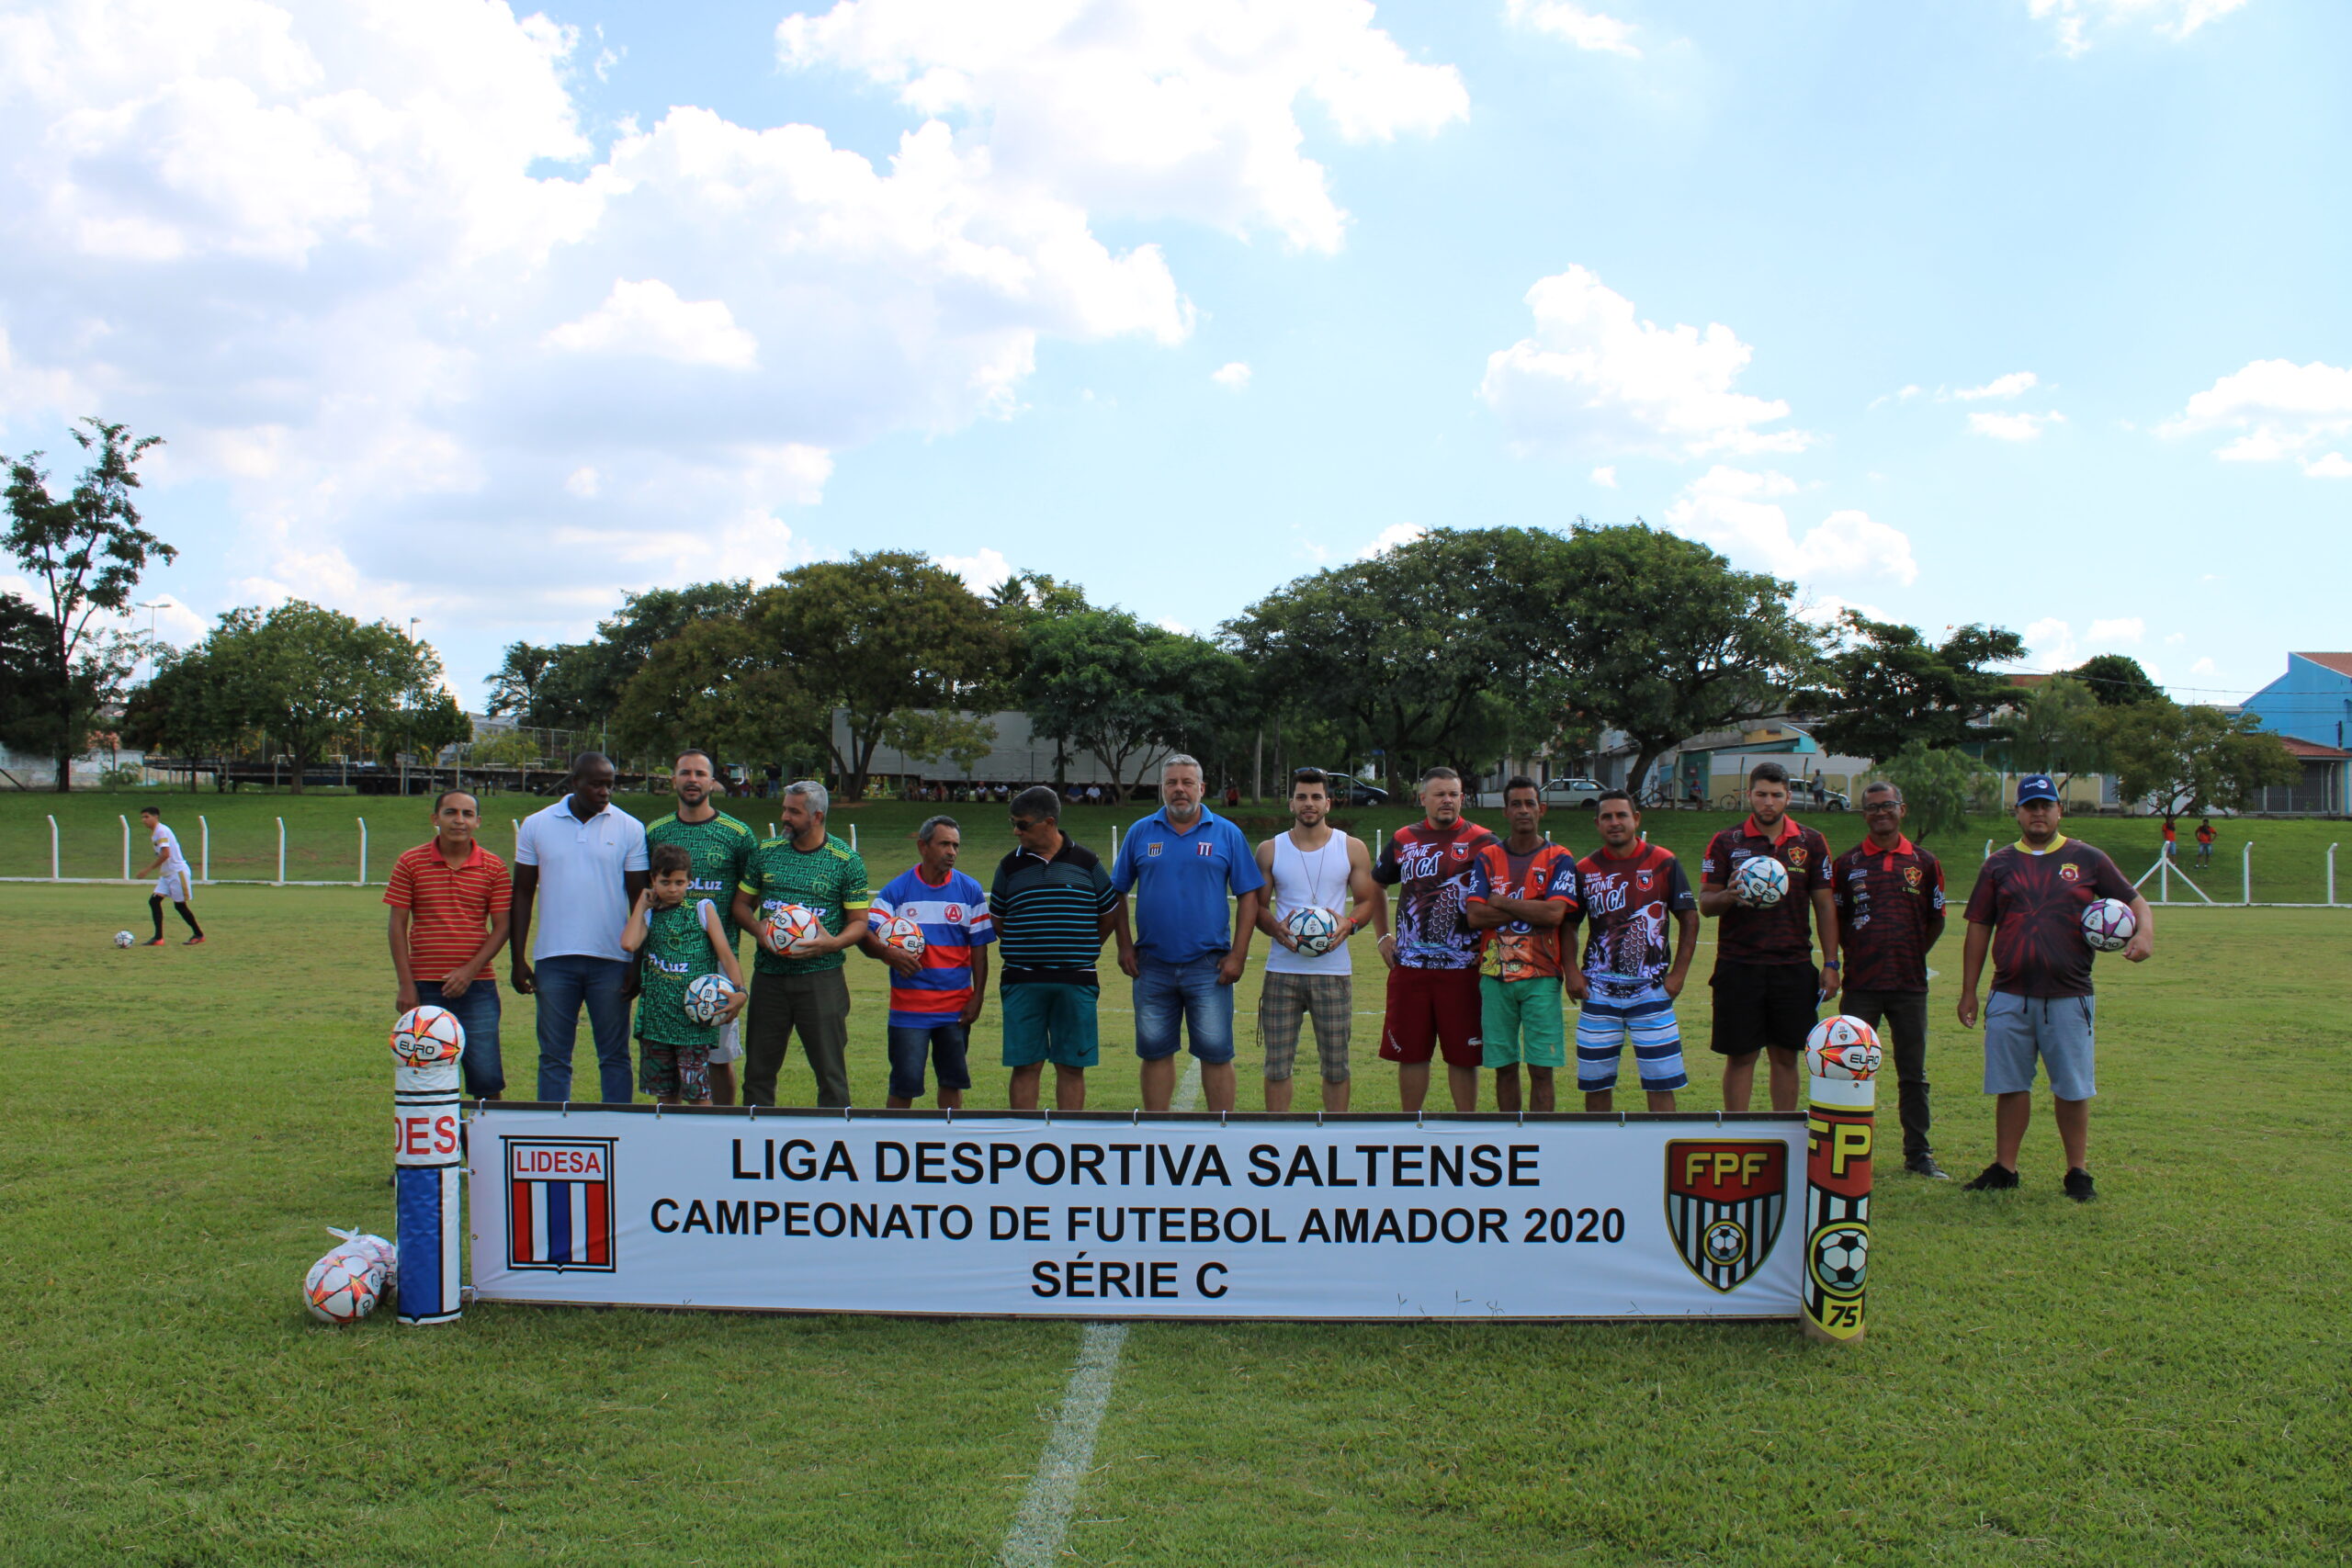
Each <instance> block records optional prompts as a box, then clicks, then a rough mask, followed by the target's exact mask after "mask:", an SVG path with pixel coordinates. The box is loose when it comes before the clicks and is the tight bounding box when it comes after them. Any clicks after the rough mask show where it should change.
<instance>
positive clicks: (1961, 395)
mask: <svg viewBox="0 0 2352 1568" xmlns="http://www.w3.org/2000/svg"><path fill="white" fill-rule="evenodd" d="M2040 385H2041V378H2040V377H2038V376H2036V375H2035V374H2034V373H2033V372H2032V371H2030V370H2012V371H2010V372H2009V373H2008V374H2007V375H2006V376H1996V377H1994V378H1992V379H1991V380H1990V381H1987V382H1985V384H1984V385H1983V386H1981V387H1961V388H1957V389H1954V390H1953V392H1952V396H1953V397H1955V398H1958V399H1960V400H1962V401H1963V402H1974V401H1976V400H1978V399H1980V398H2016V397H2022V396H2024V395H2025V394H2026V393H2028V392H2030V391H2031V390H2033V389H2034V388H2036V387H2038V386H2040Z"/></svg>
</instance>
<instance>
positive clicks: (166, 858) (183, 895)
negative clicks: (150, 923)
mask: <svg viewBox="0 0 2352 1568" xmlns="http://www.w3.org/2000/svg"><path fill="white" fill-rule="evenodd" d="M139 820H140V823H141V825H142V826H143V827H145V828H146V829H147V842H148V844H149V845H150V846H151V847H152V848H153V850H154V852H155V858H154V859H153V860H152V861H150V862H148V863H147V869H146V870H144V871H142V872H141V873H140V876H141V878H142V879H143V878H146V877H150V876H152V877H153V878H154V879H155V891H154V892H153V893H152V894H150V895H148V897H147V913H148V914H149V915H151V916H153V918H154V921H155V935H154V937H153V940H152V941H150V942H147V943H145V945H146V946H148V947H161V946H163V945H164V901H165V900H166V899H168V900H170V902H171V906H172V908H175V909H177V910H178V911H179V912H180V919H183V920H186V921H187V929H188V939H187V942H184V943H182V944H181V945H183V946H186V947H194V946H195V945H196V944H197V943H198V942H202V941H203V940H204V928H203V927H202V926H199V925H198V924H197V923H196V916H195V915H193V914H191V913H190V912H189V910H188V907H187V904H188V900H189V899H190V898H192V897H195V896H196V878H195V876H194V875H193V874H190V873H189V871H188V868H187V856H186V855H184V854H182V853H180V840H179V835H178V834H176V833H175V832H173V831H172V830H171V829H169V828H166V827H164V813H163V812H162V811H161V810H160V809H159V808H157V807H153V806H142V807H140V808H139Z"/></svg>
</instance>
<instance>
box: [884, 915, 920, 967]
mask: <svg viewBox="0 0 2352 1568" xmlns="http://www.w3.org/2000/svg"><path fill="white" fill-rule="evenodd" d="M882 945H883V946H885V947H895V948H897V949H898V950H899V952H901V953H913V954H914V955H915V956H916V957H918V958H920V957H922V949H923V939H922V921H920V920H917V919H912V918H911V917H910V916H906V915H893V916H891V917H890V918H889V919H888V920H885V921H884V922H883V923H882Z"/></svg>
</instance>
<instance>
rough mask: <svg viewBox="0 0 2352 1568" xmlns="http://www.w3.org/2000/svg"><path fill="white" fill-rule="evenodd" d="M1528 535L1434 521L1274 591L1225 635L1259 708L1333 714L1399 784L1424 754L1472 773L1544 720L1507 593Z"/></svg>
mask: <svg viewBox="0 0 2352 1568" xmlns="http://www.w3.org/2000/svg"><path fill="white" fill-rule="evenodd" d="M1527 536H1528V531H1527V530H1524V529H1513V528H1482V529H1470V530H1457V529H1446V528H1441V529H1437V530H1435V531H1433V532H1431V533H1429V534H1426V535H1424V536H1421V537H1420V538H1418V539H1415V540H1413V541H1411V542H1410V543H1408V544H1404V545H1400V546H1397V547H1395V548H1393V549H1389V550H1386V551H1384V552H1382V553H1381V554H1379V555H1377V556H1374V557H1373V558H1370V559H1368V560H1363V561H1356V562H1353V563H1351V564H1350V565H1347V566H1342V567H1334V568H1330V569H1329V570H1324V571H1318V572H1316V573H1314V574H1313V575H1312V576H1308V577H1302V578H1299V579H1297V580H1296V581H1293V582H1290V583H1288V584H1286V585H1285V586H1283V587H1282V588H1279V589H1277V590H1275V591H1274V592H1272V593H1269V594H1268V595H1266V596H1265V597H1264V598H1263V599H1261V600H1260V601H1258V603H1256V604H1252V605H1251V606H1250V608H1249V609H1248V610H1247V611H1246V612H1244V613H1243V614H1242V615H1239V616H1238V617H1237V618H1235V619H1234V620H1232V621H1229V622H1227V624H1226V626H1225V628H1224V631H1225V636H1226V637H1227V641H1228V643H1229V644H1230V646H1232V647H1233V648H1234V649H1236V650H1238V652H1239V653H1241V655H1242V656H1243V657H1244V658H1246V659H1247V660H1249V662H1250V667H1251V670H1252V671H1253V673H1254V674H1255V677H1256V682H1255V685H1256V689H1257V691H1258V692H1259V693H1260V694H1262V696H1261V701H1262V703H1263V705H1264V706H1265V707H1267V708H1269V709H1276V708H1295V709H1298V710H1302V711H1306V712H1310V713H1315V714H1318V715H1320V716H1324V717H1326V718H1328V719H1337V720H1340V721H1341V722H1342V723H1343V724H1344V726H1345V727H1346V728H1347V729H1348V730H1349V731H1350V732H1351V735H1352V736H1353V737H1354V738H1355V739H1356V743H1357V745H1359V746H1360V747H1361V748H1362V749H1363V750H1366V751H1377V752H1379V753H1380V754H1381V757H1382V761H1384V762H1385V768H1386V772H1387V773H1388V776H1389V777H1390V778H1391V779H1392V780H1393V781H1396V782H1397V784H1399V785H1400V786H1409V784H1410V782H1411V781H1412V780H1413V779H1414V778H1416V777H1418V776H1419V773H1421V772H1422V771H1423V769H1425V768H1426V767H1427V766H1429V765H1430V764H1431V763H1435V762H1446V763H1450V764H1453V765H1454V766H1456V767H1458V768H1463V769H1464V770H1465V771H1476V770H1477V769H1480V768H1483V767H1484V766H1485V765H1487V763H1490V762H1492V761H1494V759H1495V758H1496V757H1498V756H1499V755H1501V754H1502V753H1503V752H1505V751H1507V750H1511V749H1512V748H1513V747H1514V746H1515V745H1519V744H1525V743H1528V742H1529V741H1530V740H1531V739H1533V740H1540V739H1543V738H1544V735H1546V734H1548V732H1549V730H1550V728H1551V724H1550V720H1549V716H1548V715H1549V710H1548V708H1547V707H1546V706H1545V705H1543V704H1541V703H1540V702H1539V701H1538V700H1537V691H1538V686H1537V682H1536V678H1535V675H1534V673H1533V671H1532V667H1531V662H1530V657H1529V655H1528V652H1527V650H1526V649H1525V647H1524V645H1523V643H1522V641H1521V631H1522V629H1523V628H1522V626H1521V622H1520V619H1519V618H1518V617H1516V616H1515V615H1514V614H1513V613H1512V611H1511V608H1510V604H1509V603H1507V600H1506V594H1507V592H1508V590H1507V585H1510V584H1513V583H1518V582H1522V581H1524V579H1523V576H1522V575H1521V573H1522V571H1523V568H1522V566H1521V561H1520V558H1521V555H1523V553H1524V551H1525V549H1526V547H1527Z"/></svg>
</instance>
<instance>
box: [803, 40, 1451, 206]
mask: <svg viewBox="0 0 2352 1568" xmlns="http://www.w3.org/2000/svg"><path fill="white" fill-rule="evenodd" d="M1372 16H1373V11H1372V6H1370V5H1368V4H1365V3H1364V0H1188V3H1187V4H1184V5H1179V6H1170V5H1166V4H1161V3H1159V0H842V4H839V5H836V6H834V7H833V8H832V9H831V10H830V11H828V12H826V13H825V14H824V15H823V16H821V17H809V16H793V17H786V18H785V19H784V21H783V22H781V23H780V24H778V26H777V28H776V51H777V55H778V57H779V58H780V59H781V60H782V61H783V62H784V63H785V64H786V66H790V67H795V68H799V69H809V68H813V67H818V66H831V67H834V68H837V69H840V70H843V71H847V72H851V73H856V74H859V75H862V76H864V77H865V79H866V80H868V81H870V82H872V83H874V84H876V85H880V86H883V87H887V88H889V89H891V90H892V91H894V92H895V93H896V94H897V96H898V98H899V102H900V103H902V104H904V105H906V106H907V107H909V108H910V109H912V110H914V111H915V112H916V113H918V114H922V115H928V116H938V117H949V116H954V117H957V118H961V119H962V120H963V121H964V122H965V123H966V124H967V125H970V126H975V127H978V126H983V125H984V126H985V127H986V128H987V145H988V149H989V155H990V158H991V160H992V163H993V166H994V168H995V170H996V171H997V173H998V175H1000V176H1001V178H1002V179H1003V181H1004V182H1005V183H1006V184H1007V185H1009V186H1015V187H1023V186H1035V187H1039V188H1045V189H1050V190H1054V191H1057V192H1059V193H1061V194H1062V195H1064V196H1065V197H1067V198H1069V199H1071V200H1074V201H1077V202H1079V203H1080V204H1082V205H1084V206H1086V207H1088V208H1090V209H1096V210H1103V211H1114V212H1122V213H1131V212H1140V213H1148V214H1152V215H1161V214H1169V215H1175V216H1180V217H1185V218H1191V219H1194V220H1199V221H1201V222H1204V223H1208V224H1212V225H1215V226H1216V227H1219V228H1222V229H1225V230H1227V231H1231V232H1234V233H1246V232H1249V231H1252V230H1256V229H1261V228H1266V229H1272V231H1275V232H1277V233H1279V234H1281V235H1282V236H1283V239H1284V240H1285V241H1287V242H1288V243H1291V244H1293V245H1297V246H1301V247H1305V248H1306V249H1310V250H1319V251H1332V250H1337V249H1338V248H1339V247H1340V241H1341V236H1342V234H1343V233H1344V231H1345V228H1346V221H1347V215H1346V213H1345V212H1344V211H1342V210H1341V209H1340V206H1339V205H1338V203H1337V202H1336V201H1334V200H1333V199H1332V197H1331V194H1330V191H1329V182H1328V180H1327V178H1326V175H1325V171H1324V169H1323V167H1322V165H1321V164H1317V163H1315V162H1314V161H1313V160H1312V159H1309V158H1307V157H1306V156H1304V155H1303V154H1302V153H1301V152H1300V146H1301V143H1302V142H1303V141H1304V140H1305V136H1306V133H1305V130H1303V128H1302V127H1301V125H1300V123H1299V119H1298V115H1297V109H1298V107H1299V105H1300V104H1301V103H1302V102H1312V103H1313V104H1314V105H1315V106H1316V107H1317V108H1319V109H1320V110H1321V111H1322V113H1323V114H1325V115H1326V116H1328V117H1329V119H1330V121H1331V123H1332V124H1333V126H1334V127H1335V128H1336V129H1337V130H1339V132H1340V136H1341V137H1342V138H1343V139H1344V140H1346V141H1354V142H1363V141H1389V140H1392V139H1394V138H1395V137H1397V135H1399V134H1403V133H1412V134H1416V135H1428V134H1431V133H1433V132H1435V131H1437V130H1442V128H1443V127H1445V126H1446V125H1448V124H1450V123H1452V122H1453V121H1454V120H1458V119H1462V118H1465V117H1466V116H1467V115H1468V113H1469V110H1470V98H1469V94H1468V93H1467V92H1466V91H1465V90H1464V87H1463V85H1462V77H1461V74H1460V73H1458V72H1457V71H1455V70H1454V68H1453V66H1451V65H1426V64H1420V63H1418V62H1415V61H1413V60H1412V59H1411V57H1410V56H1408V54H1407V53H1406V52H1405V51H1404V50H1403V49H1402V48H1401V47H1399V46H1398V44H1397V41H1396V40H1395V39H1392V38H1390V37H1389V36H1388V34H1386V33H1385V32H1384V31H1382V30H1381V29H1380V28H1375V27H1374V26H1373V25H1372Z"/></svg>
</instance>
